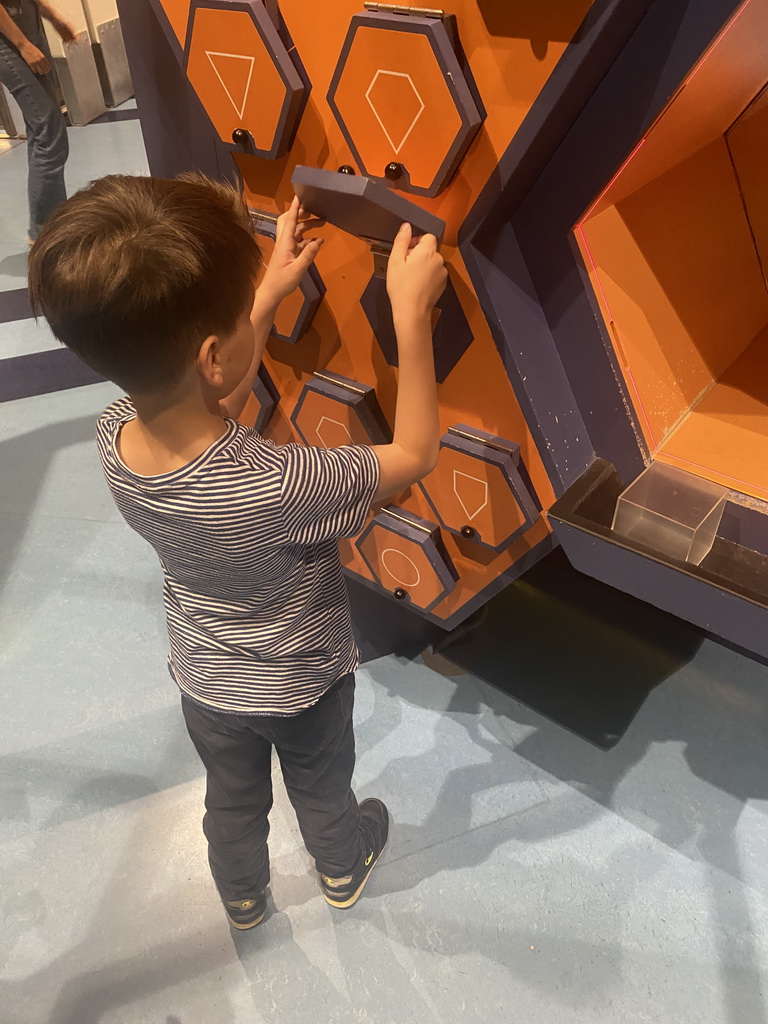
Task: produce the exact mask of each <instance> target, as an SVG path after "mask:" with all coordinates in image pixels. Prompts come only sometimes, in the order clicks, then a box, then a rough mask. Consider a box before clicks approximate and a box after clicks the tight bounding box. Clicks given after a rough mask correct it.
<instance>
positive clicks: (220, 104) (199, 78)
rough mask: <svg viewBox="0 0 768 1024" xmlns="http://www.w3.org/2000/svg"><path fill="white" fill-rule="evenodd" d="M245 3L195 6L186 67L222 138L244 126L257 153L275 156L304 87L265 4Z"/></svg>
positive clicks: (211, 0) (288, 134)
mask: <svg viewBox="0 0 768 1024" xmlns="http://www.w3.org/2000/svg"><path fill="white" fill-rule="evenodd" d="M245 6H246V7H247V10H244V9H242V8H238V9H233V7H232V6H231V5H229V4H221V3H217V0H204V2H203V3H201V4H200V5H199V6H198V7H197V8H196V9H195V11H194V14H193V19H194V20H193V25H192V33H191V40H190V45H189V54H188V57H187V66H186V72H187V77H188V78H189V80H190V82H191V83H192V86H193V87H194V89H195V92H196V93H197V95H198V96H199V98H200V100H201V102H202V104H203V106H204V107H205V110H206V113H207V114H208V116H209V118H210V119H211V122H212V124H213V126H214V128H215V129H216V131H217V133H218V135H219V137H220V138H221V140H222V141H223V142H227V143H232V141H233V133H234V132H236V131H241V130H245V131H246V132H248V133H250V136H251V138H252V139H253V147H252V150H251V151H252V152H253V153H255V155H257V156H265V157H270V158H272V159H275V158H277V157H278V156H282V155H283V153H285V151H286V149H287V147H288V145H289V143H290V140H291V138H292V137H293V134H294V131H295V128H296V125H297V122H298V118H299V117H300V114H301V110H302V107H303V102H304V99H305V98H306V87H305V85H304V83H303V82H302V80H301V77H300V75H299V73H298V71H297V70H296V67H295V66H294V63H293V61H292V59H291V57H290V56H289V54H288V52H287V50H286V49H285V46H284V44H283V42H282V40H281V39H280V36H279V35H278V32H277V30H276V28H275V27H274V25H273V24H272V21H271V19H270V18H269V16H268V14H267V11H266V8H265V7H264V5H263V4H262V3H260V2H258V0H254V2H252V3H248V4H246V5H245Z"/></svg>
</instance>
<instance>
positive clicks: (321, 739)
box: [268, 675, 363, 878]
mask: <svg viewBox="0 0 768 1024" xmlns="http://www.w3.org/2000/svg"><path fill="white" fill-rule="evenodd" d="M354 694H355V677H354V675H348V676H345V677H344V678H343V679H341V680H340V681H339V682H338V683H336V684H334V686H333V687H332V688H331V689H330V690H329V691H328V692H327V693H326V694H324V696H323V697H322V698H321V699H320V700H319V701H318V703H317V704H315V705H314V706H313V707H311V708H309V709H308V710H307V711H303V712H302V713H301V714H299V715H297V716H296V717H295V718H285V719H275V718H272V719H270V724H269V733H268V735H269V736H270V738H271V739H272V742H273V743H274V744H275V747H276V748H277V753H278V756H279V758H280V765H281V767H282V770H283V779H284V780H285V787H286V789H287V791H288V797H289V799H290V801H291V803H292V804H293V807H294V810H295V811H296V817H297V819H298V822H299V828H300V830H301V834H302V837H303V839H304V843H305V845H306V847H307V849H308V850H309V852H310V854H311V855H312V856H313V857H314V858H315V864H316V867H317V870H318V871H319V872H320V874H321V875H327V876H329V877H331V878H341V877H343V876H346V875H349V874H351V873H352V871H353V870H354V869H355V868H356V867H357V866H358V864H359V862H360V860H361V858H362V856H363V839H362V836H361V833H360V812H359V809H358V806H357V800H356V799H355V794H354V793H353V792H352V773H353V771H354V768H355V734H354V731H353V726H352V712H353V708H354Z"/></svg>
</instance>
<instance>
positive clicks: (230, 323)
mask: <svg viewBox="0 0 768 1024" xmlns="http://www.w3.org/2000/svg"><path fill="white" fill-rule="evenodd" d="M260 266H261V253H260V252H259V247H258V245H257V243H256V240H255V238H254V236H253V233H252V232H251V230H250V227H249V223H248V216H247V212H246V210H245V206H244V205H243V202H242V200H241V199H240V197H239V195H238V194H237V192H236V191H235V190H234V189H233V188H231V187H229V186H226V185H221V184H218V183H216V182H213V181H209V180H208V179H206V178H203V177H202V176H196V175H182V176H181V177H180V178H177V179H174V180H168V179H164V178H140V177H130V176H127V175H115V174H113V175H109V176H108V177H106V178H101V179H99V180H98V181H94V182H91V184H90V185H88V186H87V187H86V188H84V189H82V190H81V191H80V192H77V193H76V194H75V195H74V196H72V198H71V199H68V200H67V201H66V202H65V203H63V204H62V205H61V206H60V207H59V208H58V209H57V210H56V211H55V212H54V213H53V215H52V216H51V218H50V219H49V220H48V221H47V222H46V224H45V226H44V227H43V230H42V231H41V232H40V236H39V238H38V240H37V241H36V242H35V244H34V246H33V247H32V251H31V254H30V258H29V293H30V299H31V302H32V308H33V310H34V312H35V315H38V314H40V313H42V315H43V316H44V317H45V319H46V320H47V321H48V323H49V324H50V327H51V330H52V331H53V333H54V334H55V335H56V337H57V338H58V339H59V341H62V342H63V343H64V344H65V345H67V346H68V347H69V348H71V349H72V350H73V351H74V352H76V353H77V354H78V355H79V356H80V358H81V359H83V361H84V362H86V363H87V364H88V365H89V366H91V367H92V368H93V369H94V370H96V371H97V372H98V373H101V374H103V375H104V376H105V377H108V378H109V379H110V380H112V381H114V382H115V383H116V384H118V385H119V386H120V387H121V388H124V389H125V390H126V391H127V392H129V393H133V394H144V393H157V392H162V391H166V390H169V389H171V388H173V387H174V386H175V385H176V384H177V383H178V381H179V379H180V378H181V376H182V374H183V373H184V371H185V370H186V368H187V367H188V366H189V365H190V363H191V362H192V361H193V360H194V358H195V356H196V355H197V352H198V350H199V347H200V345H201V344H202V342H203V341H204V340H205V338H207V337H208V336H209V335H211V334H219V335H226V334H229V333H231V332H232V331H233V330H234V328H235V325H236V324H237V322H238V320H239V319H240V317H241V316H242V315H243V313H244V312H245V310H246V309H247V308H248V306H249V304H250V303H251V302H252V300H253V289H254V280H255V277H256V274H257V271H258V269H259V267H260Z"/></svg>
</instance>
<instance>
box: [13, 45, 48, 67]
mask: <svg viewBox="0 0 768 1024" xmlns="http://www.w3.org/2000/svg"><path fill="white" fill-rule="evenodd" d="M19 52H20V53H21V56H22V57H23V58H24V60H25V61H26V62H27V64H29V66H30V67H31V68H32V70H33V71H34V72H35V74H36V75H47V74H48V72H49V71H50V70H51V63H50V61H49V60H48V58H47V57H46V56H45V54H44V53H43V51H42V50H38V48H37V47H36V46H35V45H33V44H32V43H30V42H27V43H25V45H24V46H22V48H21V50H20V51H19Z"/></svg>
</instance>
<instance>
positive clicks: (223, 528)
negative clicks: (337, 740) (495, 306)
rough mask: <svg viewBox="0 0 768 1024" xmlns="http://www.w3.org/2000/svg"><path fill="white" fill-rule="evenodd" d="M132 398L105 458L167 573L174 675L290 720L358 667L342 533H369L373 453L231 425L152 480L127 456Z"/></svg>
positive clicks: (106, 431)
mask: <svg viewBox="0 0 768 1024" xmlns="http://www.w3.org/2000/svg"><path fill="white" fill-rule="evenodd" d="M135 415H136V412H135V409H134V407H133V404H132V403H131V401H130V400H129V399H127V398H124V399H121V400H120V401H118V402H115V403H114V404H113V405H111V406H110V407H109V408H108V409H107V410H106V411H105V412H104V413H103V414H102V416H101V417H100V419H99V424H98V432H97V433H98V443H99V454H100V456H101V461H102V465H103V468H104V473H105V475H106V478H107V483H108V484H109V487H110V490H111V491H112V494H113V496H114V499H115V501H116V503H117V507H118V508H119V510H120V512H121V513H122V514H123V516H124V518H125V519H126V521H127V522H128V524H129V526H131V527H133V529H134V530H136V532H137V533H139V534H141V536H142V537H144V538H145V540H148V541H149V543H150V544H151V545H152V547H153V548H154V549H155V551H156V552H157V554H158V556H159V558H160V563H161V565H162V567H163V572H164V575H165V583H164V588H163V589H164V597H165V608H166V614H167V618H168V633H169V637H170V656H169V659H168V663H169V667H170V671H171V675H172V676H173V678H174V679H175V681H176V683H177V684H178V686H179V687H180V689H181V690H182V691H183V692H184V693H186V694H187V695H188V696H189V697H191V698H192V699H193V700H196V701H198V702H199V703H201V704H204V705H206V706H208V707H213V708H217V709H219V710H222V711H230V712H235V713H237V714H254V715H293V714H297V713H298V712H299V711H302V710H303V709H304V708H307V707H309V706H311V705H312V704H314V703H315V702H316V701H317V700H318V699H319V698H320V697H321V696H322V694H323V693H324V692H325V690H326V689H327V688H328V687H329V686H331V685H332V684H333V683H334V682H335V681H336V680H337V679H339V678H340V677H341V676H343V675H345V674H346V673H347V672H351V671H353V670H354V669H355V668H356V667H357V665H358V663H359V652H358V650H357V645H356V643H355V640H354V636H353V634H352V625H351V621H350V612H349V602H348V598H347V591H346V587H345V585H344V579H343V576H342V572H341V563H340V559H339V552H338V543H337V541H338V538H340V537H353V536H354V535H355V534H357V533H359V532H360V530H361V529H362V528H363V524H364V522H365V518H366V514H367V512H368V509H369V507H370V504H371V501H372V499H373V495H374V492H375V491H376V488H377V486H378V481H379V464H378V460H377V458H376V455H375V454H374V452H373V451H372V450H371V449H370V448H366V447H362V446H361V447H352V446H349V447H344V448H332V449H327V450H326V449H324V448H307V447H304V446H303V445H298V444H290V445H286V446H284V447H279V446H277V445H275V444H274V443H273V442H271V441H267V440H265V439H264V438H262V437H260V436H259V435H258V434H257V433H256V432H255V431H254V430H250V429H249V428H247V427H244V426H242V425H241V424H240V423H236V422H235V421H234V420H227V430H226V433H225V434H224V435H223V437H221V438H220V439H219V440H218V441H216V442H215V443H214V444H213V445H211V447H210V448H208V449H207V451H205V452H203V454H202V455H200V456H198V458H196V459H195V460H194V461H192V462H190V463H189V464H188V465H186V466H184V467H183V468H182V469H178V470H174V471H173V472H172V473H164V474H162V475H160V476H152V477H145V476H139V475H138V474H136V473H133V472H131V470H129V469H128V467H127V466H126V465H125V464H124V463H123V462H122V461H121V459H120V456H119V455H118V451H117V438H118V435H119V432H120V428H121V427H122V425H123V424H124V423H126V422H127V421H128V420H131V419H133V418H134V417H135Z"/></svg>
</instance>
